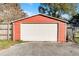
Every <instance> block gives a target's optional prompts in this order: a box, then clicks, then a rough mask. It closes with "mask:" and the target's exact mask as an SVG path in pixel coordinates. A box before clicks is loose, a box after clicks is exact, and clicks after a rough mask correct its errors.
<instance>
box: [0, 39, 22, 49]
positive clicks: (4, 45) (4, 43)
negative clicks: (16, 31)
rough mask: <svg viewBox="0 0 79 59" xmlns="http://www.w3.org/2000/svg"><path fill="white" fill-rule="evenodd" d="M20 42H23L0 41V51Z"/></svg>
mask: <svg viewBox="0 0 79 59" xmlns="http://www.w3.org/2000/svg"><path fill="white" fill-rule="evenodd" d="M22 42H23V41H12V40H0V50H1V49H5V48H8V47H10V46H12V45H14V44H18V43H22Z"/></svg>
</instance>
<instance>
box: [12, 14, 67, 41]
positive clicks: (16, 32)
mask: <svg viewBox="0 0 79 59" xmlns="http://www.w3.org/2000/svg"><path fill="white" fill-rule="evenodd" d="M23 23H24V24H29V23H30V24H31V23H32V24H35V23H38V24H52V23H55V24H56V23H57V24H58V29H57V30H58V32H57V33H58V34H57V35H58V39H57V41H58V42H65V41H66V23H64V22H61V21H58V20H55V19H52V18H49V17H45V16H41V15H38V16H35V17H30V18H25V19H22V20H20V21H16V22H14V23H13V40H14V41H15V40H20V25H21V24H23Z"/></svg>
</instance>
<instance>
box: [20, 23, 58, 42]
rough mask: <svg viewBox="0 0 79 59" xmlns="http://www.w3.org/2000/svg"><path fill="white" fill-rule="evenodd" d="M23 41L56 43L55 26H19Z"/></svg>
mask: <svg viewBox="0 0 79 59" xmlns="http://www.w3.org/2000/svg"><path fill="white" fill-rule="evenodd" d="M20 31H21V32H20V38H21V40H23V41H57V24H21V27H20Z"/></svg>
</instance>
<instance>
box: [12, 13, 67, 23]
mask: <svg viewBox="0 0 79 59" xmlns="http://www.w3.org/2000/svg"><path fill="white" fill-rule="evenodd" d="M38 15H41V16H44V17H48V18H52V19H55V20H58V21H61V22H65V23H68V21H67V20H63V19H59V18H56V17H52V16H48V15H45V14H37V15H34V16H30V17H24V18H20V19H17V20H14V21H11V23H14V22H17V21H21V20H23V19H25V18H26V19H28V18H31V17H35V16H38Z"/></svg>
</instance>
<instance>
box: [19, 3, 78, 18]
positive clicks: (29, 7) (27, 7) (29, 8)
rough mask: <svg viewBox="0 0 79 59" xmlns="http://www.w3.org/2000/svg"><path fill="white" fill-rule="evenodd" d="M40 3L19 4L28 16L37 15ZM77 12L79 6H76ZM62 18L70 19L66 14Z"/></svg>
mask: <svg viewBox="0 0 79 59" xmlns="http://www.w3.org/2000/svg"><path fill="white" fill-rule="evenodd" d="M39 5H40V3H20V7H21V9H22V10H23V11H24V12H25V13H27V15H28V16H33V15H36V14H39V11H38V7H39ZM77 9H78V10H77V12H79V4H78V5H77ZM61 16H62V17H63V18H66V19H70V18H71V16H69V15H68V14H64V15H61Z"/></svg>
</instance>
